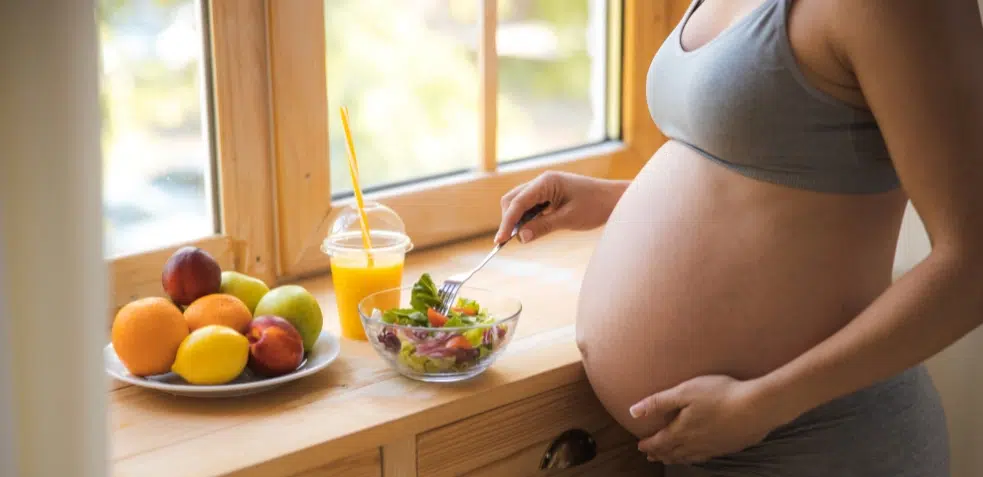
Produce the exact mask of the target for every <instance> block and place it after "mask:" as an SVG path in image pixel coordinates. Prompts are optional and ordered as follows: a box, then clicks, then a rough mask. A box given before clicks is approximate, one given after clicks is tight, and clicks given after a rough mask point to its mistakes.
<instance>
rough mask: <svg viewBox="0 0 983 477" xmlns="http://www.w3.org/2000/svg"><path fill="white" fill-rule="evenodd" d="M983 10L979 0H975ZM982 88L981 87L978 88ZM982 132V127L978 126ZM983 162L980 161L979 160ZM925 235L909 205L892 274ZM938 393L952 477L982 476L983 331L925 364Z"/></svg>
mask: <svg viewBox="0 0 983 477" xmlns="http://www.w3.org/2000/svg"><path fill="white" fill-rule="evenodd" d="M979 3H980V9H981V10H983V0H979ZM980 88H983V85H980ZM980 130H981V132H983V124H981V125H980ZM981 159H983V158H981ZM929 249H930V247H929V242H928V234H926V233H925V228H924V226H923V225H922V222H921V220H920V219H919V218H918V214H917V213H916V212H915V210H914V209H913V208H912V207H911V205H910V204H909V206H908V210H907V212H906V214H905V220H904V224H903V225H902V230H901V237H900V239H899V242H898V252H897V255H896V262H895V271H896V272H902V271H904V270H907V269H910V268H911V267H912V266H914V265H915V264H917V263H918V262H919V261H921V260H922V259H924V258H925V257H926V256H927V255H928V253H929ZM928 367H929V370H930V372H931V373H932V377H933V378H934V379H935V384H936V385H937V386H938V388H939V391H940V392H941V393H942V400H943V402H944V405H945V408H946V415H947V417H948V421H949V435H950V438H951V441H952V465H953V467H952V477H978V476H981V475H983V447H981V443H983V328H979V329H977V330H975V331H973V332H972V333H970V334H969V335H967V336H965V337H964V338H963V339H962V340H960V341H958V342H957V343H955V344H953V345H952V346H951V347H949V348H948V349H946V350H945V351H943V352H942V353H940V354H939V355H937V356H935V357H934V358H932V359H931V360H929V362H928Z"/></svg>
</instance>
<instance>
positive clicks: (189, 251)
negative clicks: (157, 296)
mask: <svg viewBox="0 0 983 477" xmlns="http://www.w3.org/2000/svg"><path fill="white" fill-rule="evenodd" d="M160 280H161V284H162V285H163V286H164V292H166V293H167V296H169V297H171V300H172V301H173V302H174V303H175V304H176V305H179V306H188V305H190V304H191V303H192V302H193V301H195V300H197V299H199V298H201V297H203V296H205V295H211V294H212V293H218V292H219V288H220V287H221V286H222V267H220V266H219V264H218V262H216V261H215V258H213V257H212V256H211V255H210V254H209V253H208V252H206V251H204V250H202V249H200V248H198V247H191V246H188V247H181V248H179V249H178V250H177V251H176V252H174V254H173V255H171V258H169V259H167V263H165V264H164V271H163V272H162V273H161V276H160Z"/></svg>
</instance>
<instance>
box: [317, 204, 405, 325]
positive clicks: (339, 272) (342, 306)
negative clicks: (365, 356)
mask: <svg viewBox="0 0 983 477" xmlns="http://www.w3.org/2000/svg"><path fill="white" fill-rule="evenodd" d="M365 215H366V218H367V219H368V224H369V238H370V240H371V242H372V247H371V248H370V249H366V248H365V246H364V244H363V241H362V229H361V225H360V223H359V215H358V208H357V207H356V206H355V205H354V204H352V205H350V206H346V207H342V208H340V209H338V210H336V211H335V212H334V214H333V219H332V223H331V229H330V231H329V232H328V236H327V237H326V238H325V239H324V242H323V243H322V244H321V251H322V252H324V253H325V254H327V255H328V256H329V257H331V281H332V283H333V284H334V293H335V299H336V301H337V303H338V320H339V324H340V327H341V335H342V336H343V337H345V338H349V339H355V340H366V336H365V328H364V327H363V326H362V320H361V318H360V317H359V314H358V304H359V302H361V301H362V299H363V298H365V297H367V296H369V295H371V294H373V293H376V292H380V291H382V290H388V289H392V288H399V287H400V285H401V284H402V281H403V263H404V261H405V258H406V253H407V252H409V251H410V250H411V249H412V248H413V244H412V242H411V241H410V238H409V236H407V235H406V226H405V225H404V224H403V220H402V219H400V218H399V216H398V215H397V214H396V212H394V211H393V210H392V209H390V208H389V207H386V206H384V205H382V204H379V203H377V202H369V201H367V202H365ZM393 300H394V303H393V304H392V307H396V306H397V305H399V297H398V296H395V297H393Z"/></svg>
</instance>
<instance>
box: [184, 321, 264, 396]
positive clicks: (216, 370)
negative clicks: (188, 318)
mask: <svg viewBox="0 0 983 477" xmlns="http://www.w3.org/2000/svg"><path fill="white" fill-rule="evenodd" d="M248 360H249V340H247V339H246V337H245V336H243V335H242V334H240V333H239V332H237V331H236V330H233V329H232V328H229V327H228V326H223V325H208V326H203V327H201V328H198V329H196V330H194V331H192V332H191V334H189V335H188V337H187V338H185V339H184V341H182V342H181V346H180V347H178V350H177V358H176V359H175V360H174V365H173V366H171V371H173V372H174V373H175V374H177V375H178V376H181V377H182V378H184V380H185V381H187V382H189V383H191V384H225V383H227V382H229V381H232V380H233V379H235V378H236V377H238V376H239V375H240V374H242V371H243V370H244V369H245V368H246V363H247V361H248Z"/></svg>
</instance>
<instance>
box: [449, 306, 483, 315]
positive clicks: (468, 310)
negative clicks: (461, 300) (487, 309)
mask: <svg viewBox="0 0 983 477" xmlns="http://www.w3.org/2000/svg"><path fill="white" fill-rule="evenodd" d="M451 309H452V310H454V311H456V312H458V313H460V314H462V315H465V316H474V315H477V314H478V310H475V309H474V308H462V307H459V306H455V307H454V308H451Z"/></svg>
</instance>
